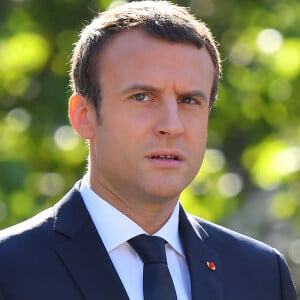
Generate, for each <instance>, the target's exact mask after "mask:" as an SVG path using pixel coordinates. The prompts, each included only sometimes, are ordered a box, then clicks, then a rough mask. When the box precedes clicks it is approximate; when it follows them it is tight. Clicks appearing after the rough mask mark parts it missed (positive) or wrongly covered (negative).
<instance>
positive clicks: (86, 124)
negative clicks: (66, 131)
mask: <svg viewBox="0 0 300 300" xmlns="http://www.w3.org/2000/svg"><path fill="white" fill-rule="evenodd" d="M69 119H70V122H71V125H72V127H73V128H74V130H75V131H76V132H77V133H78V134H79V135H80V136H81V137H82V138H84V139H92V138H93V137H94V132H95V126H96V124H97V118H96V111H95V109H94V107H93V106H92V104H90V103H88V101H87V99H86V98H85V97H83V96H82V95H80V94H78V93H76V94H73V95H72V96H71V98H70V100H69Z"/></svg>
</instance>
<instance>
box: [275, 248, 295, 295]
mask: <svg viewBox="0 0 300 300" xmlns="http://www.w3.org/2000/svg"><path fill="white" fill-rule="evenodd" d="M276 252H277V251H276ZM277 261H278V267H279V272H280V287H281V299H282V300H297V295H296V288H295V285H294V283H293V280H292V277H291V274H290V270H289V268H288V265H287V262H286V260H285V258H284V257H283V256H282V255H281V254H280V253H279V252H277Z"/></svg>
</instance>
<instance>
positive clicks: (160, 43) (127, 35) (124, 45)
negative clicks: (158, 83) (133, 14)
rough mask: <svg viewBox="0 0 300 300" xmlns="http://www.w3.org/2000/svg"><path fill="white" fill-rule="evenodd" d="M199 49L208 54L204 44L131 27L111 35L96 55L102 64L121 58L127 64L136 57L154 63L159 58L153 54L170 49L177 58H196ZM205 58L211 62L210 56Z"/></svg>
mask: <svg viewBox="0 0 300 300" xmlns="http://www.w3.org/2000/svg"><path fill="white" fill-rule="evenodd" d="M200 50H203V51H205V52H206V53H207V54H208V51H207V50H206V48H205V46H203V47H202V48H198V47H197V46H195V45H194V44H192V43H188V42H171V41H168V40H165V39H164V38H160V37H154V36H153V35H151V34H149V33H148V32H146V31H145V30H143V29H140V28H132V29H130V30H127V31H122V32H118V33H116V34H114V35H113V36H111V37H110V39H109V40H108V41H107V43H106V44H105V46H104V47H103V48H102V50H101V52H100V54H99V55H98V62H100V64H101V66H103V63H104V64H105V62H106V61H109V60H113V61H115V60H116V59H118V60H119V61H120V60H121V59H123V60H124V61H123V64H128V63H132V62H133V61H136V60H138V59H143V58H144V59H145V60H148V59H149V58H153V59H154V60H153V61H152V63H153V64H155V63H156V62H157V61H158V58H159V57H158V56H157V57H156V58H157V59H155V55H157V54H159V53H161V54H163V53H165V52H170V51H171V52H172V56H176V57H177V58H180V57H182V58H183V57H186V58H190V60H192V59H193V58H194V59H196V60H198V59H199V57H198V56H199V55H200ZM166 58H167V57H166ZM207 59H208V60H209V61H211V62H212V59H211V57H210V56H209V57H207Z"/></svg>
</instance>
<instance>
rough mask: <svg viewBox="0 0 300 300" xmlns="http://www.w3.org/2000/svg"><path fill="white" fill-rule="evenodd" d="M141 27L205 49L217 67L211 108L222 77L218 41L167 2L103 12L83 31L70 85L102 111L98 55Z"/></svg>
mask: <svg viewBox="0 0 300 300" xmlns="http://www.w3.org/2000/svg"><path fill="white" fill-rule="evenodd" d="M132 28H136V29H137V28H138V29H141V30H143V31H144V32H146V33H148V34H150V35H151V36H153V37H157V38H160V39H163V40H166V41H169V42H173V43H183V44H191V45H195V46H196V47H197V48H202V47H205V48H206V49H207V51H208V53H209V55H210V57H211V59H212V62H213V64H214V67H215V76H214V81H213V86H212V90H211V94H210V106H213V104H214V103H215V100H216V98H217V91H218V82H219V79H220V76H221V60H220V55H219V52H218V49H217V46H216V42H215V41H214V38H213V36H212V34H211V32H210V30H209V28H208V27H207V26H206V25H205V24H204V23H203V22H202V21H198V20H197V19H196V18H195V17H194V16H193V15H192V14H191V13H190V12H189V10H188V9H187V8H184V7H180V6H177V5H175V4H171V3H169V2H167V1H139V2H130V3H127V4H124V5H121V6H118V7H116V8H114V9H111V10H107V11H105V12H102V13H100V14H99V15H98V16H97V17H96V18H95V19H94V20H93V21H92V22H91V23H90V24H89V25H87V26H86V27H85V28H84V29H83V30H82V32H81V34H80V38H79V41H78V42H77V44H76V46H75V48H74V51H73V56H72V59H71V72H70V77H71V86H72V89H73V92H76V93H80V94H81V95H83V96H84V97H86V98H87V101H89V102H91V103H92V104H93V105H94V107H95V108H96V110H97V114H99V112H100V106H101V87H100V86H99V80H98V78H99V76H97V74H100V72H101V67H100V64H99V61H98V60H97V59H99V54H100V52H101V50H102V49H103V47H104V46H105V45H107V43H108V41H109V40H110V39H111V38H112V37H113V36H114V35H116V34H118V33H120V32H123V31H127V30H130V29H132Z"/></svg>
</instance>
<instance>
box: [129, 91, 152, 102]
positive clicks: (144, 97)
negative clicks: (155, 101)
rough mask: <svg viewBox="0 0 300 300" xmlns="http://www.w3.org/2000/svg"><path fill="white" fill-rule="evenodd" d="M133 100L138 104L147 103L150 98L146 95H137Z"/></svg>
mask: <svg viewBox="0 0 300 300" xmlns="http://www.w3.org/2000/svg"><path fill="white" fill-rule="evenodd" d="M132 98H133V100H135V101H137V102H145V101H149V100H150V97H149V96H148V95H147V94H144V93H139V94H135V95H133V96H132Z"/></svg>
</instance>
